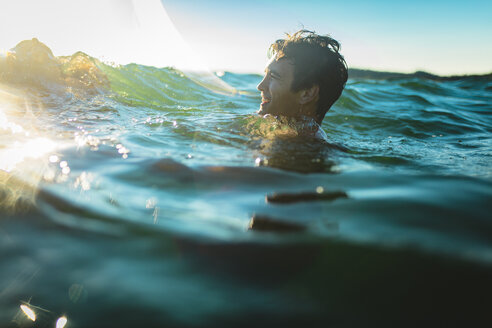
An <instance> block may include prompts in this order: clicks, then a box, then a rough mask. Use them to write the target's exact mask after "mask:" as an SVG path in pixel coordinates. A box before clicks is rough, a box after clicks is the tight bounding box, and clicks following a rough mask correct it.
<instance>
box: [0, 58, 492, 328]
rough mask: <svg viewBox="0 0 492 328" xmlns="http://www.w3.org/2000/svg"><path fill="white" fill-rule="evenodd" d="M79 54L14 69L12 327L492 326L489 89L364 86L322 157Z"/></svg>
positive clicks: (182, 85)
mask: <svg viewBox="0 0 492 328" xmlns="http://www.w3.org/2000/svg"><path fill="white" fill-rule="evenodd" d="M78 56H79V57H76V56H74V57H72V58H68V59H67V58H65V59H58V60H60V61H61V62H62V63H63V65H64V66H63V67H62V69H63V72H62V77H63V78H62V79H61V78H58V77H55V78H54V77H53V76H51V75H49V74H48V73H46V72H44V71H35V70H33V71H27V72H26V71H21V72H20V73H19V71H18V70H19V68H15V69H17V71H15V69H12V68H9V67H7V66H1V65H0V68H3V72H2V73H1V74H0V81H1V82H2V84H1V85H0V91H1V93H0V95H1V98H0V100H1V102H0V105H1V106H2V107H0V114H1V115H0V151H1V152H0V159H1V160H2V162H3V163H1V164H2V170H0V204H1V209H0V211H1V212H0V215H1V217H2V219H1V220H0V236H1V237H0V261H1V262H0V263H1V268H0V326H2V327H3V326H12V327H17V326H20V327H30V326H33V325H34V324H36V326H42V327H54V326H55V321H56V320H57V318H58V317H60V316H62V315H63V316H66V317H67V318H68V322H69V325H70V327H95V326H104V327H113V326H114V327H122V326H142V327H143V326H145V327H154V326H155V327H168V326H172V327H174V326H176V327H188V326H189V327H193V326H206V325H208V326H223V327H231V326H234V327H238V326H244V327H250V326H253V325H255V326H258V325H259V326H266V325H272V326H280V325H283V326H292V327H299V326H316V327H318V326H320V327H321V326H323V327H329V326H333V327H353V326H367V325H370V326H372V325H376V326H407V325H408V326H414V325H420V326H426V325H429V324H431V325H443V326H444V325H457V326H475V327H478V326H484V327H485V326H490V325H489V324H490V318H489V316H488V314H487V313H488V311H489V309H490V306H491V305H492V303H491V301H490V292H491V291H492V284H491V282H492V270H491V264H492V219H491V215H490V213H491V212H492V205H491V204H492V166H491V163H492V162H491V159H492V147H491V146H492V137H491V132H492V121H491V114H492V80H490V79H489V78H461V79H456V80H450V81H437V80H431V79H422V78H415V77H407V78H393V79H376V78H364V79H361V78H351V79H349V81H348V83H347V86H346V89H345V91H344V93H343V95H342V97H341V98H340V100H339V101H338V102H337V103H336V104H335V106H334V107H333V108H332V109H331V110H330V111H329V112H328V114H327V116H326V118H325V120H324V121H323V124H322V129H323V130H324V131H325V132H326V134H327V139H328V140H327V141H323V140H318V139H313V138H311V137H309V136H303V135H302V133H299V131H298V129H297V128H296V126H295V124H294V125H292V124H291V125H289V124H287V123H285V121H284V120H282V119H279V120H276V119H273V118H263V117H259V116H257V115H256V114H255V111H256V110H257V109H258V106H259V103H260V102H261V98H260V94H259V92H258V91H257V90H256V85H257V83H258V82H259V81H260V80H261V76H260V75H254V74H251V75H248V74H234V73H229V72H226V73H225V74H219V77H220V78H221V79H222V80H223V81H225V82H227V83H228V84H229V85H231V86H232V87H233V88H235V89H236V91H237V92H236V93H233V94H231V93H228V92H217V90H216V89H214V88H213V86H211V85H209V86H208V87H207V85H206V83H205V84H204V83H197V81H196V80H195V79H191V78H190V77H188V76H187V75H185V74H183V73H182V72H180V71H177V70H175V69H172V68H156V67H149V66H142V65H137V64H130V65H126V66H109V65H106V64H102V63H100V62H98V61H96V60H94V59H92V58H90V57H88V56H83V55H82V54H79V55H78ZM49 60H52V59H49ZM53 60H54V59H53ZM70 60H72V61H70ZM0 64H1V62H0ZM9 69H10V71H9ZM12 70H14V71H15V72H17V73H16V74H13V73H12V72H13V71H12ZM50 74H51V73H50ZM33 140H34V141H36V140H38V141H39V140H42V141H40V142H39V143H34V147H27V146H26V145H29V142H33ZM36 142H37V141H36ZM45 146H49V147H46V150H43V149H44V148H43V147H45ZM67 168H69V169H67ZM330 195H331V196H333V197H331V196H330ZM337 195H338V196H337ZM340 195H343V196H340ZM282 199H283V200H284V201H285V199H287V200H291V202H282V201H281V200H282ZM276 200H277V201H276ZM22 304H24V305H27V306H30V307H31V308H32V309H33V310H34V311H35V312H36V313H37V319H36V321H35V323H33V322H32V321H30V320H29V319H28V318H27V316H26V315H25V314H24V313H23V312H22V310H21V309H20V305H22Z"/></svg>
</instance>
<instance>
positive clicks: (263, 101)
mask: <svg viewBox="0 0 492 328" xmlns="http://www.w3.org/2000/svg"><path fill="white" fill-rule="evenodd" d="M269 102H270V99H266V98H262V99H261V107H263V106H265V105H266V104H268V103H269Z"/></svg>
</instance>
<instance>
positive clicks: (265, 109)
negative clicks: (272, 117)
mask: <svg viewBox="0 0 492 328" xmlns="http://www.w3.org/2000/svg"><path fill="white" fill-rule="evenodd" d="M266 114H271V112H270V111H269V110H268V106H260V109H259V110H258V115H266Z"/></svg>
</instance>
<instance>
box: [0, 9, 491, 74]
mask: <svg viewBox="0 0 492 328" xmlns="http://www.w3.org/2000/svg"><path fill="white" fill-rule="evenodd" d="M161 4H162V5H163V7H162V5H161ZM1 6H2V7H1V10H0V50H2V49H3V50H4V51H5V50H8V49H10V48H12V47H13V46H15V44H17V43H18V42H19V41H21V40H24V39H30V38H32V37H37V38H39V39H40V41H42V42H44V43H46V44H47V45H48V46H49V47H50V48H51V49H52V50H53V52H54V54H55V55H70V54H72V53H74V52H76V51H79V50H81V51H84V52H86V53H88V54H90V55H92V56H96V57H99V58H103V59H105V60H108V61H114V62H117V63H121V64H126V63H129V62H137V63H141V64H147V65H153V66H158V67H160V66H168V65H171V66H175V67H177V68H180V69H190V70H205V69H211V70H227V71H233V72H240V73H261V72H262V71H263V69H264V67H265V64H266V62H267V56H266V54H267V49H268V46H269V45H270V44H271V43H272V42H273V41H274V40H276V39H279V38H282V37H283V36H284V33H285V32H295V31H296V30H298V29H300V28H303V27H304V28H306V29H309V30H314V31H316V32H317V33H320V34H329V35H331V36H332V37H333V38H335V39H337V40H339V41H340V42H341V44H342V54H343V55H344V57H345V59H346V61H347V63H348V65H349V67H353V68H363V69H373V70H383V71H394V72H414V71H416V70H424V71H427V72H430V73H434V74H440V75H453V74H484V73H491V72H492V19H490V13H491V12H492V1H483V0H469V1H459V2H458V1H455V0H448V1H442V0H427V1H423V0H414V1H411V2H410V1H388V0H373V1H370V2H369V1H360V0H339V1H329V0H324V1H323V0H311V1H309V0H305V1H291V0H269V1H259V0H247V1H246V0H85V1H77V0H44V1H39V0H16V1H5V0H2V4H1Z"/></svg>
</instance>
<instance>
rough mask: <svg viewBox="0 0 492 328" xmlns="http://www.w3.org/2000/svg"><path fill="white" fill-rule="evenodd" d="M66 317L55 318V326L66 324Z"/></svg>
mask: <svg viewBox="0 0 492 328" xmlns="http://www.w3.org/2000/svg"><path fill="white" fill-rule="evenodd" d="M67 321H68V320H67V317H65V316H63V317H59V318H58V320H56V328H63V327H65V325H66V324H67Z"/></svg>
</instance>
